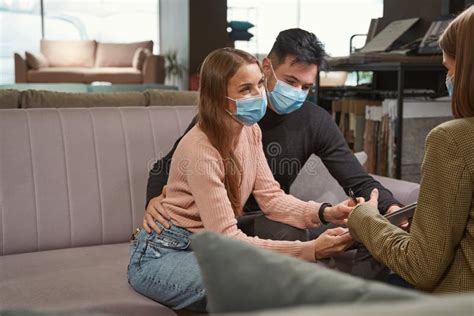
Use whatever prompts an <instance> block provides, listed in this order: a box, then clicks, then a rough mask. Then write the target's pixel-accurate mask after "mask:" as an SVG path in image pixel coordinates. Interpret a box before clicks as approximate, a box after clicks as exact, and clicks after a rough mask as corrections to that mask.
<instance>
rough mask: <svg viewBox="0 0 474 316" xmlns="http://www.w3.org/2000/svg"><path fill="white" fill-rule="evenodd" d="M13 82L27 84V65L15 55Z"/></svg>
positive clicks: (20, 57) (24, 60) (19, 56)
mask: <svg viewBox="0 0 474 316" xmlns="http://www.w3.org/2000/svg"><path fill="white" fill-rule="evenodd" d="M14 57H15V82H16V83H25V82H27V78H26V73H27V71H28V65H27V63H26V59H25V58H23V57H22V56H21V55H20V54H18V53H15V55H14Z"/></svg>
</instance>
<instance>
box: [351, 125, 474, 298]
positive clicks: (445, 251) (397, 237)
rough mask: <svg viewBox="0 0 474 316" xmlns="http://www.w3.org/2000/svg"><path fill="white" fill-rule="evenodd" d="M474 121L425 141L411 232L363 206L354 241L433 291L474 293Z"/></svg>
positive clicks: (354, 218) (441, 129) (355, 216)
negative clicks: (416, 204)
mask: <svg viewBox="0 0 474 316" xmlns="http://www.w3.org/2000/svg"><path fill="white" fill-rule="evenodd" d="M473 181H474V118H464V119H457V120H452V121H449V122H446V123H443V124H441V125H440V126H438V127H436V128H434V129H433V130H432V131H431V132H430V134H429V135H428V137H427V139H426V146H425V157H424V160H423V166H422V179H421V187H420V195H419V198H418V206H417V209H416V211H415V216H414V218H413V222H412V225H411V229H410V233H407V232H405V231H403V230H402V229H400V228H398V227H395V226H393V225H391V224H390V223H389V222H388V221H387V220H386V219H385V218H384V217H382V216H381V215H380V214H379V212H378V211H377V209H376V208H375V207H372V206H371V205H369V204H362V205H360V206H358V207H356V208H355V209H354V211H353V212H352V213H351V215H350V216H349V221H348V226H349V229H350V232H351V234H352V236H353V237H354V238H355V239H356V240H359V241H361V242H362V243H363V244H364V245H365V246H366V247H367V248H368V249H369V251H370V252H371V253H372V255H373V256H374V257H375V258H376V259H377V260H379V261H380V262H382V263H384V264H385V265H387V266H388V267H389V268H390V269H392V270H393V271H394V272H396V273H397V274H399V275H400V276H402V277H403V278H404V279H405V280H407V281H408V282H410V283H411V284H413V285H414V286H415V287H416V288H418V289H421V290H425V291H430V292H466V291H474V205H473V193H474V184H473Z"/></svg>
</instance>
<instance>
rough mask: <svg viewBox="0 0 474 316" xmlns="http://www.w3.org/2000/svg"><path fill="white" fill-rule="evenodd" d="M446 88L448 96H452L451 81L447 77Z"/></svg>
mask: <svg viewBox="0 0 474 316" xmlns="http://www.w3.org/2000/svg"><path fill="white" fill-rule="evenodd" d="M446 88H447V89H448V95H449V96H450V97H451V96H453V88H454V87H453V80H452V79H451V77H449V76H446Z"/></svg>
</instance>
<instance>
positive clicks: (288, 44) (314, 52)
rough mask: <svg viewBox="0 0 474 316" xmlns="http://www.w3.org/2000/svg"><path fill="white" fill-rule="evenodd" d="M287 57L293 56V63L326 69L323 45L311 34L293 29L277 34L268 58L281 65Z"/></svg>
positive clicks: (325, 55)
mask: <svg viewBox="0 0 474 316" xmlns="http://www.w3.org/2000/svg"><path fill="white" fill-rule="evenodd" d="M289 55H292V56H295V60H294V61H293V63H305V64H314V65H317V66H318V68H319V69H321V70H324V69H327V60H326V57H327V54H326V51H325V50H324V45H323V43H321V41H320V40H319V39H318V38H317V37H316V35H314V34H313V33H311V32H308V31H305V30H302V29H299V28H295V29H288V30H284V31H281V32H280V34H278V36H277V38H276V40H275V44H273V47H272V49H271V50H270V53H269V54H268V56H269V57H270V58H271V59H272V60H274V61H276V62H278V64H281V63H283V62H284V60H285V58H286V57H287V56H289ZM275 58H276V60H275Z"/></svg>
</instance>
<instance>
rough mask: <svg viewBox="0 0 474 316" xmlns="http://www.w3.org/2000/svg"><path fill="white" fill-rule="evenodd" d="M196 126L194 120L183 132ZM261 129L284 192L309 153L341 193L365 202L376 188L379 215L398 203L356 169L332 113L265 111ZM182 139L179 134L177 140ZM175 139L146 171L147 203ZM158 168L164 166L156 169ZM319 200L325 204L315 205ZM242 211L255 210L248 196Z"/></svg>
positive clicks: (309, 106)
mask: <svg viewBox="0 0 474 316" xmlns="http://www.w3.org/2000/svg"><path fill="white" fill-rule="evenodd" d="M195 124H196V118H194V119H193V120H192V122H191V124H190V125H189V127H188V128H187V130H186V132H185V134H186V133H187V132H188V131H189V130H190V129H191V128H192V127H193V126H194V125H195ZM258 124H259V125H260V128H261V130H262V142H263V149H264V152H265V156H266V157H267V161H268V164H269V166H270V169H271V170H272V172H273V175H274V177H275V180H277V181H278V182H279V183H280V186H281V188H282V189H283V190H284V191H285V192H286V193H288V192H289V191H290V186H291V184H292V183H293V181H294V180H295V179H296V176H297V175H298V173H299V172H300V170H301V168H302V167H303V166H304V164H305V162H306V161H307V160H308V159H309V157H310V156H311V154H315V155H316V156H318V157H319V158H321V160H322V162H323V163H324V165H325V166H326V168H327V169H328V170H329V172H330V173H331V175H332V176H333V177H334V178H335V179H336V180H337V181H338V182H339V184H340V185H341V186H342V188H343V189H344V191H345V192H346V193H348V190H349V188H352V189H353V190H354V193H355V194H356V196H361V197H364V198H365V199H368V198H369V197H370V192H371V191H372V189H374V188H377V189H378V190H379V209H380V211H381V213H382V214H384V213H385V212H386V210H387V209H388V208H389V207H390V206H391V205H393V204H399V202H398V201H397V200H395V199H394V197H393V195H392V193H391V192H390V191H388V190H387V189H386V188H384V187H383V186H382V185H381V184H380V183H379V182H378V181H376V180H375V179H374V178H372V177H371V176H370V175H368V174H367V172H366V171H365V170H364V169H363V167H362V166H361V165H360V163H359V161H358V160H357V158H355V156H354V154H353V153H352V151H351V150H350V148H349V147H348V146H347V143H346V141H345V139H344V137H343V136H342V134H341V132H340V130H339V128H338V127H337V125H336V123H335V122H334V120H333V119H332V117H331V115H330V114H329V113H328V112H327V111H326V110H324V109H323V108H321V107H319V106H317V105H315V104H313V103H311V102H305V103H304V104H303V106H302V107H301V108H300V109H299V110H297V111H295V112H292V113H290V114H285V115H279V114H277V113H275V112H274V111H273V110H271V109H270V108H268V109H267V112H266V114H265V116H264V117H263V118H262V120H260V122H259V123H258ZM181 138H182V136H181ZM181 138H179V139H178V140H177V141H176V143H175V144H174V146H173V148H172V150H171V151H170V152H169V153H168V154H167V155H166V156H165V157H164V158H162V159H161V160H160V161H158V162H157V163H156V164H155V165H154V167H153V169H152V170H151V171H150V176H149V178H148V185H147V205H148V202H149V201H150V200H151V199H152V198H154V197H156V196H158V195H160V194H161V191H162V190H163V187H164V186H165V185H166V183H167V181H168V175H169V166H170V162H171V159H172V156H173V153H174V151H175V149H176V147H177V145H178V143H179V141H180V140H181ZM160 166H166V167H165V168H161V167H160ZM317 202H324V201H317ZM244 209H245V211H247V212H248V211H256V210H258V205H257V203H256V201H255V199H254V198H253V196H250V198H249V200H248V201H247V203H246V205H245V208H244Z"/></svg>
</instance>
